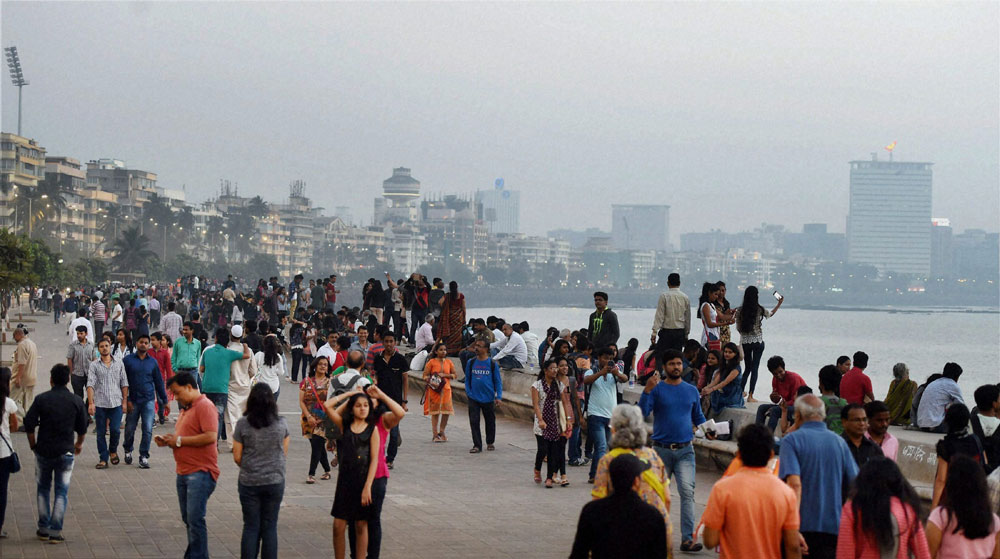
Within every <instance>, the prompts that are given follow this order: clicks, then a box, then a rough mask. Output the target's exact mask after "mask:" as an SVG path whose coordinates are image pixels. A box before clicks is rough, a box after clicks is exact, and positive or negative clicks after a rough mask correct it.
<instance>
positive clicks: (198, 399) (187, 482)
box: [154, 373, 219, 559]
mask: <svg viewBox="0 0 1000 559" xmlns="http://www.w3.org/2000/svg"><path fill="white" fill-rule="evenodd" d="M168 388H169V390H170V392H171V393H173V395H174V399H176V400H177V401H178V402H179V403H180V405H181V406H183V407H184V408H186V409H184V410H183V411H182V412H181V414H180V417H179V418H177V426H176V428H175V432H174V433H168V434H166V435H157V436H156V437H155V438H154V440H155V441H156V445H157V446H161V447H162V446H166V447H170V448H171V449H172V450H173V451H174V460H175V461H176V462H177V497H178V499H179V501H180V506H181V520H182V521H183V522H184V525H185V526H187V537H188V546H187V550H186V551H185V552H184V557H190V558H192V559H193V558H201V557H208V526H207V525H206V524H205V509H206V508H207V507H208V498H209V497H211V496H212V492H213V491H215V483H216V481H217V480H218V479H219V460H218V457H219V451H218V448H217V447H216V438H217V434H216V433H218V430H219V413H218V410H216V408H215V404H213V403H212V401H211V400H209V399H208V398H207V397H205V395H204V394H202V393H201V391H200V390H198V383H197V381H195V379H194V376H192V375H191V374H190V373H178V374H176V375H174V377H173V378H172V379H170V386H169V387H168Z"/></svg>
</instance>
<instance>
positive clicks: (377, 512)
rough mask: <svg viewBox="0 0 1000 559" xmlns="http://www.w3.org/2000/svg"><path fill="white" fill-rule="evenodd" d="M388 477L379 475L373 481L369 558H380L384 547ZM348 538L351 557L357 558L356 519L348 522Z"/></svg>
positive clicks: (369, 525) (352, 558)
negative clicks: (383, 527)
mask: <svg viewBox="0 0 1000 559" xmlns="http://www.w3.org/2000/svg"><path fill="white" fill-rule="evenodd" d="M388 483H389V478H387V477H377V478H375V481H373V482H372V508H373V509H374V510H373V511H372V519H371V520H369V521H368V559H378V558H379V553H380V552H381V549H382V503H383V502H384V501H385V490H386V485H387V484H388ZM347 538H348V541H350V545H351V559H355V557H354V555H355V551H354V550H355V543H354V542H355V539H356V538H357V535H356V534H355V533H354V521H353V520H352V521H350V522H348V523H347Z"/></svg>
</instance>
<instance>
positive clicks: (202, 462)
mask: <svg viewBox="0 0 1000 559" xmlns="http://www.w3.org/2000/svg"><path fill="white" fill-rule="evenodd" d="M213 431H214V432H216V433H218V432H219V411H218V410H217V409H216V407H215V404H213V403H212V401H211V400H209V399H208V398H206V397H205V395H204V394H201V395H200V396H198V398H197V399H196V400H195V401H194V402H192V403H191V407H190V408H188V409H186V410H183V411H181V416H180V417H179V418H178V419H177V427H176V428H175V430H174V433H175V434H176V435H177V436H178V437H181V438H184V437H193V436H195V435H200V434H202V433H206V432H213ZM183 442H184V441H181V443H183ZM172 450H173V451H174V460H175V461H176V462H177V475H179V476H183V475H188V474H193V473H195V472H208V473H210V474H212V479H213V480H218V479H219V450H218V448H217V446H216V442H215V441H214V440H213V441H212V442H211V443H209V444H207V445H205V446H182V447H180V448H177V447H176V446H174V447H172Z"/></svg>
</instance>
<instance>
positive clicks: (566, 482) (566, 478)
mask: <svg viewBox="0 0 1000 559" xmlns="http://www.w3.org/2000/svg"><path fill="white" fill-rule="evenodd" d="M559 485H560V487H569V478H568V477H564V478H563V479H562V483H560V484H559Z"/></svg>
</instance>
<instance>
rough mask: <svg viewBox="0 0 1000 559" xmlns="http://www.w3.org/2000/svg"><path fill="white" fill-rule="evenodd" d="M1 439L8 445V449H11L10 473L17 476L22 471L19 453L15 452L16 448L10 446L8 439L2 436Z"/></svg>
mask: <svg viewBox="0 0 1000 559" xmlns="http://www.w3.org/2000/svg"><path fill="white" fill-rule="evenodd" d="M0 439H3V442H4V443H6V444H7V448H8V449H10V458H11V460H10V473H12V474H16V473H17V472H20V471H21V459H20V458H18V457H17V453H16V452H14V448H13V447H11V446H10V442H9V441H7V437H4V436H2V435H0Z"/></svg>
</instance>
